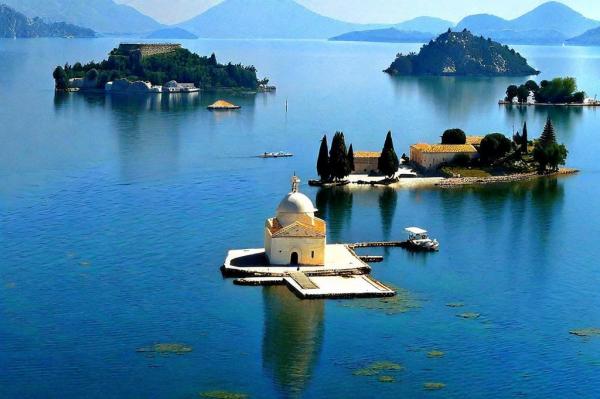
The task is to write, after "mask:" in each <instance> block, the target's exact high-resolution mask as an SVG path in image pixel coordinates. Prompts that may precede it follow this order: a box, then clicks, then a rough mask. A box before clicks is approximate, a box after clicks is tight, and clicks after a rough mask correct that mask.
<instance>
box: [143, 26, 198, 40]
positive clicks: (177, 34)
mask: <svg viewBox="0 0 600 399" xmlns="http://www.w3.org/2000/svg"><path fill="white" fill-rule="evenodd" d="M145 37H146V39H197V38H198V36H196V35H194V34H193V33H191V32H188V31H187V30H185V29H181V28H164V29H159V30H155V31H154V32H152V33H150V34H149V35H147V36H145Z"/></svg>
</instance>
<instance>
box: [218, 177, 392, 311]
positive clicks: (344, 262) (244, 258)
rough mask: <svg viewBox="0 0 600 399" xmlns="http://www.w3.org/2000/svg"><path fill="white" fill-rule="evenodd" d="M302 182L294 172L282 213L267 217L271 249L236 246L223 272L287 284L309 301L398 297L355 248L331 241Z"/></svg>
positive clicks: (242, 280)
mask: <svg viewBox="0 0 600 399" xmlns="http://www.w3.org/2000/svg"><path fill="white" fill-rule="evenodd" d="M299 184H300V179H299V178H298V177H297V176H294V177H293V178H292V190H291V192H290V193H288V194H287V195H286V196H285V197H284V198H283V199H282V200H281V202H280V203H279V206H278V207H277V211H276V216H275V217H273V218H268V219H267V220H266V222H265V226H264V243H265V247H264V248H260V249H239V250H230V251H229V253H228V254H227V258H226V259H225V262H224V264H223V266H222V268H221V271H222V273H223V275H224V276H226V277H236V278H237V279H236V280H235V283H236V284H240V285H274V284H281V285H287V286H288V287H289V288H290V290H292V292H294V293H295V294H296V295H297V296H298V297H300V298H303V299H304V298H306V299H314V298H355V297H385V296H394V295H395V294H396V292H395V291H394V290H393V289H392V288H390V287H388V286H386V285H385V284H383V283H380V282H379V281H377V280H375V279H373V278H372V277H371V276H370V275H369V274H370V272H371V267H370V266H369V265H368V264H367V263H365V262H364V261H363V260H362V259H361V258H360V257H359V256H358V255H356V253H355V252H354V250H353V249H352V248H351V246H349V245H343V244H327V236H326V233H327V224H326V222H325V221H324V220H322V219H319V218H318V217H316V216H315V212H316V211H317V209H315V207H314V205H313V203H312V201H311V200H310V199H309V198H308V197H307V196H306V195H304V194H302V193H301V192H300V191H299Z"/></svg>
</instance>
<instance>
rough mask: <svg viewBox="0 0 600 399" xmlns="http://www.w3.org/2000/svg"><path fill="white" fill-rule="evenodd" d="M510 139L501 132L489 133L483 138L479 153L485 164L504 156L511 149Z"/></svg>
mask: <svg viewBox="0 0 600 399" xmlns="http://www.w3.org/2000/svg"><path fill="white" fill-rule="evenodd" d="M511 147H512V145H511V142H510V140H509V139H508V138H507V137H506V136H504V135H503V134H501V133H492V134H488V135H487V136H485V137H484V138H483V140H481V145H480V146H479V154H480V155H481V161H482V162H483V163H484V164H491V163H493V162H495V161H497V160H498V159H500V158H502V157H503V156H505V155H506V154H508V152H509V151H510V149H511Z"/></svg>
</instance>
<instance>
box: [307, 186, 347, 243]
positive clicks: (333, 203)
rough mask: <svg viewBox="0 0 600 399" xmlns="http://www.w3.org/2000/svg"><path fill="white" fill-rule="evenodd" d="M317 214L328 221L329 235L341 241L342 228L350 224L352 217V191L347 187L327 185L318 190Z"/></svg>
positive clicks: (336, 240) (335, 240)
mask: <svg viewBox="0 0 600 399" xmlns="http://www.w3.org/2000/svg"><path fill="white" fill-rule="evenodd" d="M315 201H316V206H317V209H318V210H319V211H318V212H317V216H318V217H319V218H321V219H324V220H326V221H327V228H328V230H329V237H330V238H331V240H332V241H333V242H340V238H341V235H342V230H343V229H344V227H348V226H349V225H350V220H351V218H352V203H353V194H352V191H351V190H349V189H347V188H346V187H327V188H320V189H319V191H317V196H316V200H315Z"/></svg>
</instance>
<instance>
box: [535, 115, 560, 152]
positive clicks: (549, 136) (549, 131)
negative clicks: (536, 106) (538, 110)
mask: <svg viewBox="0 0 600 399" xmlns="http://www.w3.org/2000/svg"><path fill="white" fill-rule="evenodd" d="M538 141H539V143H540V146H541V147H542V148H546V147H548V146H549V145H551V144H556V134H555V133H554V126H552V121H551V120H550V118H549V117H548V120H547V121H546V126H544V131H543V132H542V135H541V136H540V139H539V140H538Z"/></svg>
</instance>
